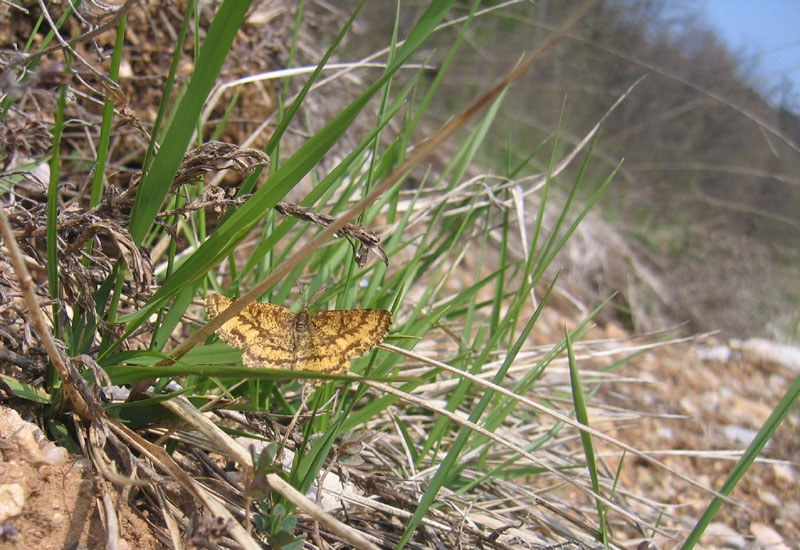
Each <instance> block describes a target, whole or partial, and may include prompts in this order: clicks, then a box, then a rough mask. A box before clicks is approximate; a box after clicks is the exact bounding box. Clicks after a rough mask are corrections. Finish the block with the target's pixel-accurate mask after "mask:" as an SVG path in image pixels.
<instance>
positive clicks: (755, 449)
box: [681, 376, 800, 550]
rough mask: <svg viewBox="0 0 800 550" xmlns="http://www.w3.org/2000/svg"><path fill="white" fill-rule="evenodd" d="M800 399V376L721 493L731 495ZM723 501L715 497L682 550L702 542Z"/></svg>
mask: <svg viewBox="0 0 800 550" xmlns="http://www.w3.org/2000/svg"><path fill="white" fill-rule="evenodd" d="M798 398H800V376H798V377H797V378H795V379H794V382H793V383H792V385H791V387H790V388H789V389H788V390H787V392H786V394H785V395H784V396H783V398H782V399H781V401H780V403H778V406H777V407H775V410H773V411H772V414H771V415H769V418H767V421H766V422H764V425H763V426H762V427H761V429H760V430H759V431H758V434H757V435H756V437H755V439H753V441H752V442H751V443H750V445H748V446H747V450H746V451H745V452H744V455H742V458H740V459H739V461H738V462H737V463H736V466H734V468H733V470H732V471H731V473H730V475H729V476H728V479H726V480H725V483H724V484H723V485H722V488H721V489H720V490H719V492H720V493H722V494H723V495H725V496H727V495H729V494H731V492H732V491H733V489H734V487H736V484H737V483H739V481H740V480H741V479H742V477H743V476H744V474H745V472H746V471H747V470H748V469H749V468H750V466H751V465H752V464H753V462H754V461H755V459H756V458H758V455H759V454H760V453H761V451H762V450H763V449H764V446H765V445H766V444H767V442H768V441H769V440H770V438H772V436H773V434H774V433H775V430H777V429H778V426H780V425H781V424H782V423H783V421H784V420H786V417H787V415H788V414H789V412H790V411H791V410H792V408H794V406H795V405H796V404H797V400H798ZM722 503H723V501H722V500H721V499H720V498H718V497H714V498H713V499H712V500H711V502H710V503H709V505H708V508H706V510H705V512H703V515H702V516H701V517H700V519H699V520H698V521H697V524H696V525H695V526H694V529H692V532H691V533H689V536H688V537H687V538H686V541H685V542H684V543H683V546H681V549H682V550H690V549H691V548H694V547H695V545H696V544H697V542H698V541H699V540H700V536H701V535H702V534H703V532H704V531H705V530H706V528H707V527H708V526H709V524H710V523H711V520H712V519H714V516H715V515H716V513H717V511H718V510H719V509H720V507H721V506H722Z"/></svg>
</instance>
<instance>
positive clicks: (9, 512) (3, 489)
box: [0, 483, 25, 521]
mask: <svg viewBox="0 0 800 550" xmlns="http://www.w3.org/2000/svg"><path fill="white" fill-rule="evenodd" d="M24 506H25V489H23V487H22V485H20V484H19V483H6V484H5V485H0V521H6V520H7V519H9V518H13V517H14V516H18V515H20V514H21V513H22V508H23V507H24Z"/></svg>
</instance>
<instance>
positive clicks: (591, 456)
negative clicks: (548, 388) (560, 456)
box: [564, 327, 608, 548]
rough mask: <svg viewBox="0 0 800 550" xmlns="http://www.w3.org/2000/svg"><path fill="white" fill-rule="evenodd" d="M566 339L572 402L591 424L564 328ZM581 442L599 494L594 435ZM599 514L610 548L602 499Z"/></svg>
mask: <svg viewBox="0 0 800 550" xmlns="http://www.w3.org/2000/svg"><path fill="white" fill-rule="evenodd" d="M564 341H565V342H566V346H567V356H568V357H569V379H570V383H571V385H572V402H573V405H574V406H575V417H576V418H577V420H578V422H580V423H581V424H583V425H584V426H589V412H588V411H587V410H586V400H585V398H584V395H583V384H582V383H581V377H580V373H579V372H578V365H577V363H576V361H575V352H574V350H573V349H572V339H571V338H570V337H569V331H568V330H566V327H565V329H564ZM581 443H582V445H583V454H584V457H585V458H586V466H587V468H588V469H589V476H590V478H591V480H592V489H594V492H595V493H597V494H600V478H599V476H598V473H597V457H596V456H595V453H594V443H592V435H591V434H589V433H587V432H583V431H582V432H581ZM596 504H597V516H598V518H599V523H600V537H601V539H602V541H603V547H604V548H608V530H607V526H606V509H605V506H604V505H603V503H602V502H601V501H599V500H598V501H597V502H596Z"/></svg>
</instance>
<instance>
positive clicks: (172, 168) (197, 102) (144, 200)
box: [129, 0, 250, 244]
mask: <svg viewBox="0 0 800 550" xmlns="http://www.w3.org/2000/svg"><path fill="white" fill-rule="evenodd" d="M249 7H250V2H249V1H245V0H225V1H224V2H223V3H222V5H221V6H220V8H219V10H218V11H217V14H216V16H215V17H214V20H213V21H212V22H211V26H210V27H209V29H208V33H207V35H206V39H205V42H204V43H203V47H202V49H201V50H200V55H199V57H198V58H197V62H196V63H195V71H194V73H193V74H192V78H191V80H190V81H189V87H188V89H187V91H186V94H184V96H183V98H182V99H181V102H180V104H179V106H178V108H177V111H176V113H177V114H176V117H175V118H174V119H173V121H172V123H171V124H170V126H169V128H168V129H167V133H166V136H165V137H164V141H163V143H162V146H161V149H160V150H159V153H158V155H157V156H156V158H155V160H154V161H153V166H152V168H151V169H150V171H149V172H147V173H146V174H144V176H143V177H142V181H141V183H140V184H139V190H138V191H137V193H136V199H135V201H134V204H133V210H132V211H131V221H130V226H129V231H130V234H131V237H133V240H134V242H135V243H137V244H141V243H142V241H144V238H145V236H146V235H147V232H148V231H149V229H150V227H151V226H152V225H153V221H154V220H155V217H156V214H157V213H158V210H159V208H160V207H161V204H162V203H163V202H164V199H165V198H166V196H167V193H168V192H169V190H170V187H171V186H172V180H173V179H174V178H175V174H176V173H177V172H178V167H179V166H180V164H181V161H182V160H183V156H184V153H185V152H186V149H187V147H188V145H189V140H190V139H191V137H192V134H193V133H194V131H195V122H196V121H197V119H198V117H199V116H200V113H201V111H202V108H203V105H204V104H205V101H206V98H207V97H208V94H209V92H210V91H211V88H212V87H213V86H214V82H215V81H216V79H217V75H218V74H219V71H220V69H221V68H222V63H223V62H224V61H225V58H226V56H227V55H228V51H230V47H231V44H232V43H233V39H234V38H235V36H236V33H237V32H238V31H239V27H241V25H242V22H243V21H244V16H245V14H246V13H247V10H248V8H249Z"/></svg>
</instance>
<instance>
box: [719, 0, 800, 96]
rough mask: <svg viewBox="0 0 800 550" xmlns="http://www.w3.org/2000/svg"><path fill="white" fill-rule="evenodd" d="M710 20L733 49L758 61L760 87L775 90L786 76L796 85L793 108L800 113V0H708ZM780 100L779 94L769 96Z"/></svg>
mask: <svg viewBox="0 0 800 550" xmlns="http://www.w3.org/2000/svg"><path fill="white" fill-rule="evenodd" d="M704 3H705V6H706V10H705V13H706V23H707V24H708V25H709V26H710V27H711V28H712V29H714V30H715V31H716V32H717V33H718V34H719V36H720V37H721V38H722V39H723V40H724V41H725V42H727V44H728V45H729V46H730V50H731V51H732V52H733V53H734V54H737V57H740V56H742V57H740V58H742V59H744V60H745V63H747V62H748V61H754V62H756V63H757V67H759V70H758V71H757V72H756V75H757V79H758V82H754V84H756V86H757V87H758V89H760V90H761V91H762V92H764V93H766V92H768V91H769V90H770V89H773V90H774V89H775V88H776V87H777V86H778V84H779V83H780V82H781V78H782V76H783V75H785V76H786V77H788V78H789V79H790V80H791V81H792V83H793V88H794V94H793V100H792V107H793V108H794V111H795V112H800V0H705V2H704ZM769 99H771V100H772V101H774V102H780V100H781V97H780V96H779V95H777V94H775V95H771V96H769Z"/></svg>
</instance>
